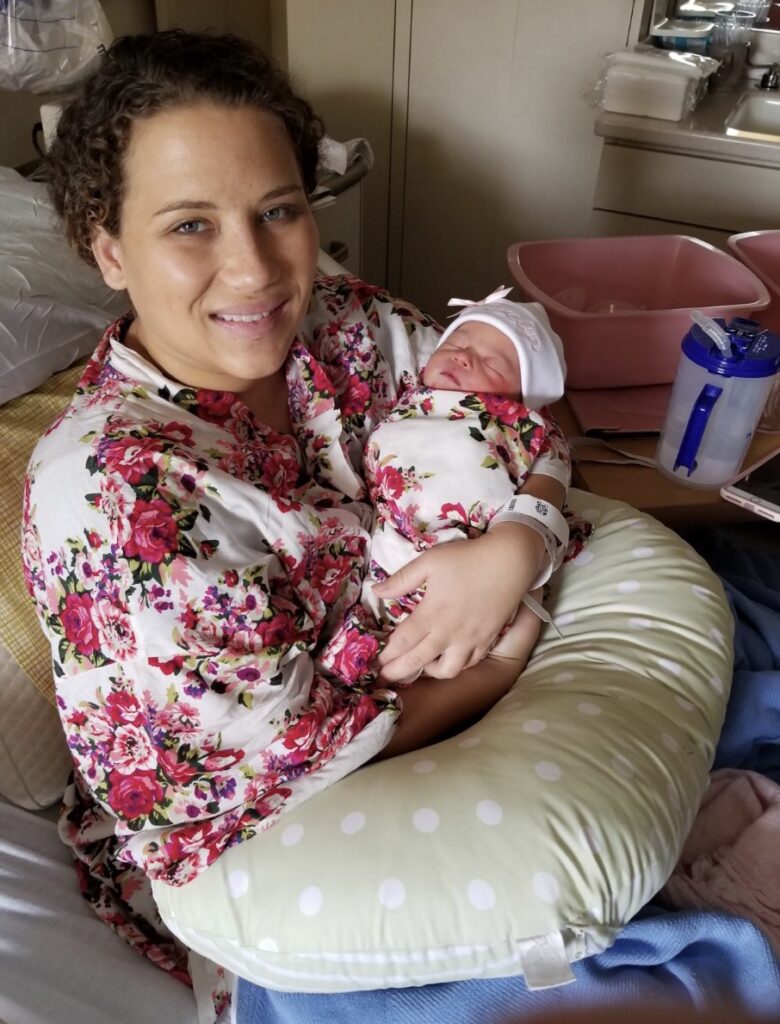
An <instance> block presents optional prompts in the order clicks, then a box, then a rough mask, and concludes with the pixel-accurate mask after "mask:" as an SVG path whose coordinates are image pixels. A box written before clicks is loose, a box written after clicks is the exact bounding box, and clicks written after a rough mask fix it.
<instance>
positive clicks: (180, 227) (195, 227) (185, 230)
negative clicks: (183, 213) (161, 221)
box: [173, 220, 206, 235]
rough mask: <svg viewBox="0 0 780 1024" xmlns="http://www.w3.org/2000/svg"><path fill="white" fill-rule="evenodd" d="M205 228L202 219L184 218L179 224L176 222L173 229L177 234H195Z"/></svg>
mask: <svg viewBox="0 0 780 1024" xmlns="http://www.w3.org/2000/svg"><path fill="white" fill-rule="evenodd" d="M205 228H206V225H205V224H204V223H203V221H202V220H185V221H182V223H181V224H177V225H176V227H175V228H174V229H173V230H174V234H177V235H197V234H200V232H201V231H204V230H205Z"/></svg>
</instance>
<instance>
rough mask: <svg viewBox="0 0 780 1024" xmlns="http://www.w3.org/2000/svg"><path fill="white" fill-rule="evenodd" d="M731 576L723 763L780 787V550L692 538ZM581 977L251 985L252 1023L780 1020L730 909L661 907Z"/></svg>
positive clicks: (760, 952) (242, 1003)
mask: <svg viewBox="0 0 780 1024" xmlns="http://www.w3.org/2000/svg"><path fill="white" fill-rule="evenodd" d="M689 540H691V541H692V543H694V545H695V546H696V547H697V548H698V549H699V551H700V553H701V554H702V555H703V556H704V557H705V558H706V559H707V561H708V562H709V564H710V565H711V566H712V567H713V568H714V570H715V571H716V572H717V573H718V574H719V575H720V577H721V579H722V580H723V584H724V586H725V588H726V592H727V594H728V597H729V601H730V603H731V608H732V611H733V614H734V622H735V644H736V646H735V671H734V681H733V688H732V692H731V698H730V700H729V705H728V710H727V714H726V722H725V724H724V728H723V732H722V735H721V739H720V743H719V745H718V749H717V752H716V758H715V767H716V768H724V767H734V768H746V769H751V770H753V771H758V772H763V773H764V774H766V775H768V776H770V777H771V778H773V779H774V780H775V781H776V782H780V550H778V551H775V552H771V551H769V552H767V551H759V550H756V551H751V550H743V549H742V548H738V547H737V546H735V544H734V543H733V541H732V540H731V539H730V538H729V536H728V535H727V534H726V533H724V532H720V531H715V532H711V533H706V534H702V535H700V536H698V537H690V538H689ZM573 970H574V973H575V975H576V976H577V982H576V984H573V985H567V986H564V987H561V988H555V989H548V990H545V991H541V992H529V991H528V989H527V988H526V986H525V983H524V981H523V979H522V978H521V977H515V978H502V979H498V980H490V981H483V980H479V981H460V982H453V983H451V984H444V985H428V986H424V987H422V988H405V989H389V990H380V991H375V992H350V993H345V994H339V995H298V994H291V993H281V992H272V991H270V990H268V989H263V988H259V987H258V986H255V985H251V984H249V983H248V982H241V983H240V985H239V991H238V1007H237V1010H238V1012H237V1017H238V1021H239V1022H240V1024H315V1022H316V1024H331V1022H332V1024H420V1022H421V1021H424V1022H425V1024H473V1022H475V1021H478V1022H479V1024H499V1022H504V1021H506V1020H507V1019H508V1018H511V1017H513V1016H514V1017H517V1018H522V1017H525V1016H531V1015H532V1014H536V1013H541V1012H543V1011H545V1010H552V1009H557V1008H565V1007H582V1006H586V1005H592V1006H599V1005H609V1004H614V1003H623V1004H625V1003H638V1002H641V1003H643V1004H645V1005H648V1004H652V1005H658V1004H659V1003H663V1002H664V1001H669V1002H674V1004H675V1005H676V1006H680V1005H681V1004H682V1005H690V1006H692V1007H698V1008H702V1007H705V1006H717V1005H720V1004H722V1003H723V1002H724V1000H725V999H727V998H728V999H730V1000H731V1002H732V1003H733V1004H735V1005H736V1006H738V1007H741V1008H743V1009H744V1010H745V1011H748V1012H752V1013H753V1014H755V1015H756V1016H757V1017H770V1016H771V1017H775V1018H777V1017H780V964H779V963H778V961H777V959H776V958H775V956H774V954H773V952H772V949H771V947H770V945H769V943H768V942H767V940H766V938H765V937H764V935H763V934H762V932H761V931H760V930H759V929H758V928H757V927H756V926H754V925H753V924H751V923H750V922H749V921H746V920H743V919H742V918H739V917H734V916H732V915H729V914H722V913H714V912H700V911H678V912H671V911H668V910H665V909H663V908H661V907H659V906H655V905H653V904H650V905H649V906H647V907H645V908H644V909H643V910H642V911H641V912H640V913H639V914H638V915H637V916H636V917H635V918H634V920H633V921H631V922H630V923H629V924H628V925H627V926H626V928H625V929H624V930H623V931H622V932H621V934H620V935H619V937H618V939H617V940H616V942H615V943H614V945H613V946H612V947H611V948H610V949H608V950H607V951H606V952H604V953H601V954H600V955H598V956H593V957H590V958H589V959H587V960H584V961H581V962H580V963H576V964H574V966H573Z"/></svg>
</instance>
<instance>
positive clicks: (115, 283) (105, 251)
mask: <svg viewBox="0 0 780 1024" xmlns="http://www.w3.org/2000/svg"><path fill="white" fill-rule="evenodd" d="M92 255H93V256H94V257H95V262H96V263H97V265H98V269H99V270H100V273H101V274H102V275H103V280H104V281H105V282H106V284H107V285H108V287H109V288H113V289H114V291H117V292H121V291H123V290H124V289H125V288H126V287H127V281H126V277H125V269H124V259H123V257H122V247H121V245H120V243H119V239H117V238H114V237H113V236H112V235H109V233H108V232H107V231H106V229H105V228H98V229H97V230H96V231H95V235H94V237H93V239H92Z"/></svg>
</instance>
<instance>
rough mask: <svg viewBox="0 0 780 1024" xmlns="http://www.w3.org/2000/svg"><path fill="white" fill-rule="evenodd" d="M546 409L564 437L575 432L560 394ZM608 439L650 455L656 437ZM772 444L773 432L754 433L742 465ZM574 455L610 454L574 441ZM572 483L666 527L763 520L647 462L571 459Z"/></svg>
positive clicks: (777, 441) (779, 441)
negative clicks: (616, 501) (624, 503)
mask: <svg viewBox="0 0 780 1024" xmlns="http://www.w3.org/2000/svg"><path fill="white" fill-rule="evenodd" d="M551 411H552V414H553V416H554V417H555V419H556V420H557V422H558V424H559V426H560V428H561V430H562V431H563V433H564V434H565V435H566V437H577V436H580V428H579V425H578V423H577V420H576V418H575V416H574V413H573V412H572V410H571V407H570V406H569V403H568V402H567V401H566V397H565V396H564V397H563V398H562V399H561V400H560V402H556V403H555V405H553V406H552V407H551ZM614 442H615V444H616V445H617V446H618V447H619V448H624V449H625V450H626V451H628V452H631V453H632V454H636V455H643V456H645V457H649V458H652V457H653V456H654V455H655V449H656V446H657V443H658V439H657V437H629V436H624V435H620V436H617V437H615V438H614ZM778 447H780V435H779V434H756V435H755V437H754V438H753V441H752V443H751V445H750V448H749V450H748V453H747V456H746V457H745V462H744V465H745V466H749V465H750V464H751V463H753V462H757V461H758V460H759V459H760V458H761V457H762V456H763V455H768V454H769V452H771V451H774V450H775V449H776V448H778ZM577 455H578V456H579V458H580V459H583V458H584V457H586V456H588V455H593V456H594V457H596V458H599V459H607V458H609V457H610V453H609V451H608V450H607V449H604V448H602V447H600V446H599V445H594V446H593V449H592V450H589V449H588V447H587V445H586V444H584V443H582V444H581V445H580V444H578V445H577ZM572 482H573V483H574V485H575V486H576V487H581V488H582V489H583V490H586V491H591V492H592V493H593V494H601V495H603V497H605V498H615V499H617V500H618V501H625V502H627V503H628V504H629V505H633V506H634V508H638V509H641V510H642V511H643V512H648V513H650V515H652V516H655V518H656V519H659V520H660V521H661V522H662V523H665V524H666V525H667V526H670V527H672V529H679V528H687V527H696V526H709V525H713V524H718V523H740V522H746V521H752V522H754V523H756V522H759V521H760V522H767V523H768V520H761V519H760V517H759V516H756V515H754V514H753V513H752V512H749V511H748V510H747V509H742V508H740V507H739V506H738V505H734V504H733V503H732V502H730V501H724V500H723V498H721V496H720V494H719V493H718V491H717V490H700V489H699V488H697V487H686V486H685V484H678V483H675V481H674V480H670V479H669V478H668V477H666V476H664V475H663V473H659V472H658V470H656V469H651V468H649V467H647V466H640V465H631V464H629V465H624V464H620V463H616V464H614V465H609V464H606V463H604V462H587V461H578V462H574V461H573V462H572Z"/></svg>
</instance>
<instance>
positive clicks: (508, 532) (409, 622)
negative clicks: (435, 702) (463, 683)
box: [374, 522, 546, 683]
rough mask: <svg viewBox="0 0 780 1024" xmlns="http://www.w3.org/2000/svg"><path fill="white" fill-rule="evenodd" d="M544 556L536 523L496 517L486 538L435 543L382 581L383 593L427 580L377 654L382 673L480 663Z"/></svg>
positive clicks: (401, 674)
mask: <svg viewBox="0 0 780 1024" xmlns="http://www.w3.org/2000/svg"><path fill="white" fill-rule="evenodd" d="M545 557H546V554H545V550H544V544H543V542H542V538H541V537H540V536H539V534H538V533H536V532H535V531H534V530H532V529H530V528H529V527H527V526H524V525H522V524H521V523H512V522H504V523H497V524H496V525H495V526H494V527H493V528H492V529H491V530H490V531H489V532H488V533H486V534H484V535H483V536H481V537H475V538H474V539H472V540H467V541H455V542H454V543H449V544H441V545H440V546H439V547H434V548H431V549H430V550H429V551H425V552H423V554H421V555H418V556H417V558H415V559H414V560H413V561H411V562H409V564H408V565H405V566H404V567H403V568H402V569H400V570H399V571H398V572H396V573H394V574H393V575H392V576H390V577H389V578H388V579H386V580H384V581H383V582H382V583H377V584H376V585H375V587H374V592H375V593H376V595H377V596H378V597H381V598H384V599H390V598H394V597H400V596H402V595H404V594H410V593H412V591H414V590H416V589H418V588H419V587H423V586H424V587H425V595H424V597H423V598H422V600H421V601H420V603H419V605H418V606H417V607H416V608H415V610H414V611H413V612H412V613H411V615H410V616H409V617H408V618H407V619H405V620H404V621H403V622H402V623H400V625H398V626H397V627H396V629H395V630H394V632H393V634H392V635H391V637H390V640H389V641H388V643H387V646H386V647H385V648H384V650H383V651H382V653H381V654H380V655H379V658H378V664H379V666H380V678H381V679H382V680H383V681H385V682H388V683H398V682H401V681H403V680H407V679H411V678H414V677H415V676H416V675H418V674H419V673H420V672H421V671H424V672H425V674H426V675H428V676H433V677H435V678H438V679H449V678H452V677H453V676H456V675H458V673H459V672H461V671H462V670H463V669H464V668H467V667H469V666H471V665H476V664H477V663H478V662H480V661H481V660H482V659H483V658H484V657H485V655H486V654H487V652H488V650H489V649H490V646H491V644H493V642H494V641H495V639H496V637H497V636H498V634H499V632H500V631H501V630H502V629H503V627H504V626H505V625H506V624H507V622H510V621H511V620H512V619H513V618H514V616H515V614H516V613H517V609H518V607H519V605H520V602H521V601H522V599H523V597H525V595H526V593H527V592H528V588H529V586H530V585H531V584H532V583H533V581H534V580H535V579H536V577H537V576H538V574H539V570H540V567H541V563H542V560H543V559H544V558H545Z"/></svg>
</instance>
